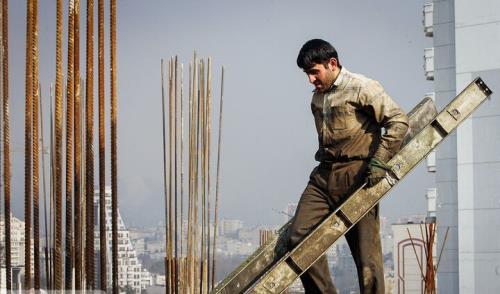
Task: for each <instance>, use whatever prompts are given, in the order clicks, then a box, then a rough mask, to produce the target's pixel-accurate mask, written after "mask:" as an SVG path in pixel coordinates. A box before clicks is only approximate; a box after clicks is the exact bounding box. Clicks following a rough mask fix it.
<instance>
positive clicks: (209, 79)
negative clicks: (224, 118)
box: [206, 57, 212, 293]
mask: <svg viewBox="0 0 500 294" xmlns="http://www.w3.org/2000/svg"><path fill="white" fill-rule="evenodd" d="M206 128H207V147H206V148H207V151H206V152H207V155H206V160H207V171H206V173H207V293H208V290H209V289H210V281H211V279H210V274H211V271H210V264H211V262H210V194H211V193H210V191H211V185H210V183H211V179H210V153H211V151H210V145H211V134H212V59H211V58H210V57H209V58H208V64H207V127H206Z"/></svg>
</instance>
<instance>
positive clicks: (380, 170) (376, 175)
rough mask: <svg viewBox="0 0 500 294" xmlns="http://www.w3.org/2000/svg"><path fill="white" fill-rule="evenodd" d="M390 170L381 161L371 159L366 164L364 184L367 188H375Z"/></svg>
mask: <svg viewBox="0 0 500 294" xmlns="http://www.w3.org/2000/svg"><path fill="white" fill-rule="evenodd" d="M389 170H391V168H390V167H389V166H388V165H387V164H386V163H385V162H383V161H382V160H380V159H377V158H375V157H373V158H372V159H371V160H370V163H369V164H368V172H367V175H366V183H367V185H368V187H373V186H375V185H376V184H377V183H378V182H380V181H381V180H382V179H383V178H385V176H386V175H387V171H389Z"/></svg>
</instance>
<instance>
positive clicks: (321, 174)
mask: <svg viewBox="0 0 500 294" xmlns="http://www.w3.org/2000/svg"><path fill="white" fill-rule="evenodd" d="M367 166H368V164H367V162H366V161H362V160H353V161H349V162H340V163H333V164H332V163H321V164H320V165H319V166H318V167H316V168H315V169H314V170H313V172H312V173H311V176H310V179H309V183H308V185H307V187H306V189H305V190H304V193H303V194H302V196H301V198H300V201H299V204H298V206H297V211H296V212H295V217H294V219H293V223H292V226H291V230H290V236H289V249H292V248H294V247H295V246H296V245H297V244H298V243H299V242H300V241H301V240H302V239H303V238H304V237H305V236H306V235H307V234H308V233H309V232H310V231H311V230H312V229H314V227H316V226H317V225H318V224H319V223H320V222H321V221H322V220H323V219H324V218H325V217H326V216H327V215H328V214H329V213H330V212H332V211H333V210H335V209H336V208H338V206H339V205H340V204H341V203H342V202H343V201H344V200H345V198H346V197H347V196H349V195H350V194H351V193H352V192H354V191H355V190H356V189H357V188H359V186H360V185H361V184H362V183H363V181H364V178H365V175H366V169H367ZM345 236H346V239H347V243H348V244H349V248H350V249H351V253H352V256H353V258H354V263H355V264H356V268H357V270H358V278H359V287H360V289H361V293H365V294H367V293H370V294H371V293H381V294H383V293H384V268H383V261H382V248H381V244H380V222H379V215H378V206H377V207H375V208H373V209H372V210H371V211H370V212H369V213H368V214H366V215H365V216H364V217H363V218H362V219H361V220H360V221H359V222H358V223H357V224H356V225H355V226H354V227H353V228H352V229H351V230H350V231H349V232H348V233H347V234H346V235H345ZM300 278H301V280H302V284H303V285H304V288H305V290H306V293H337V292H336V290H335V287H334V285H333V282H332V279H331V277H330V272H329V270H328V263H327V259H326V256H325V255H323V256H322V257H321V258H320V259H319V260H318V261H316V263H315V264H314V265H312V266H311V267H310V268H309V269H308V270H307V271H306V272H305V273H304V274H303V275H302V276H301V277H300Z"/></svg>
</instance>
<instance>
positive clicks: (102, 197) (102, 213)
mask: <svg viewBox="0 0 500 294" xmlns="http://www.w3.org/2000/svg"><path fill="white" fill-rule="evenodd" d="M97 5H98V12H97V14H98V15H97V21H98V54H97V55H98V65H97V66H98V72H99V73H98V92H99V257H100V260H99V263H100V264H99V265H100V289H101V290H102V291H106V290H107V287H108V281H107V267H106V264H107V262H108V259H107V249H108V246H107V242H106V239H107V236H106V191H105V190H106V152H105V151H106V148H105V144H106V141H105V133H106V127H105V122H104V118H105V101H104V0H98V3H97Z"/></svg>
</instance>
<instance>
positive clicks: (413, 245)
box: [406, 228, 425, 280]
mask: <svg viewBox="0 0 500 294" xmlns="http://www.w3.org/2000/svg"><path fill="white" fill-rule="evenodd" d="M406 231H408V237H410V241H411V246H412V247H413V252H414V253H415V259H416V260H417V264H418V268H419V269H420V276H421V278H422V279H424V280H425V276H424V271H423V269H422V263H421V262H420V259H419V258H418V255H417V249H415V244H414V243H413V238H412V236H411V234H410V229H408V228H406ZM422 262H423V260H422Z"/></svg>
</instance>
